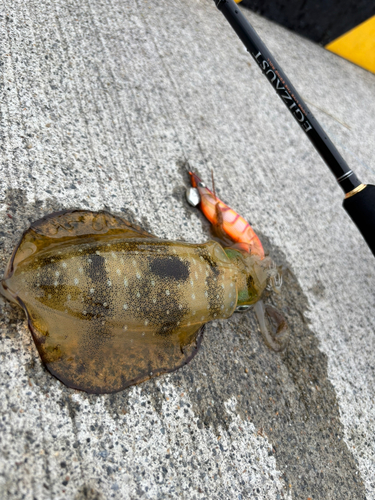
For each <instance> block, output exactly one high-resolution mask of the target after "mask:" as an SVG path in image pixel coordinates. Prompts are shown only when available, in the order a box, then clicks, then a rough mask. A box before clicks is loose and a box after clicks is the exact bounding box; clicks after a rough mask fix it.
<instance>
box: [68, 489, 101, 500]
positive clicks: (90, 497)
mask: <svg viewBox="0 0 375 500" xmlns="http://www.w3.org/2000/svg"><path fill="white" fill-rule="evenodd" d="M74 500H104V497H103V495H102V494H101V493H99V491H97V490H95V488H92V487H91V486H87V485H83V486H82V487H81V488H80V489H79V490H78V492H77V495H76V496H75V497H74Z"/></svg>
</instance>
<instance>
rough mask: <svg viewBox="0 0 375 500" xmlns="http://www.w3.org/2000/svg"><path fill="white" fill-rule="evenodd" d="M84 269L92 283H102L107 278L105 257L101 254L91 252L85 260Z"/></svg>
mask: <svg viewBox="0 0 375 500" xmlns="http://www.w3.org/2000/svg"><path fill="white" fill-rule="evenodd" d="M85 271H86V274H87V276H88V277H89V278H91V280H92V282H93V283H98V282H99V283H100V282H102V283H104V282H105V280H107V279H108V278H107V271H106V268H105V258H104V257H102V256H101V255H97V254H94V253H92V254H91V255H90V257H89V258H88V259H87V261H86V265H85Z"/></svg>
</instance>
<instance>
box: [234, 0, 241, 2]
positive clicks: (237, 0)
mask: <svg viewBox="0 0 375 500" xmlns="http://www.w3.org/2000/svg"><path fill="white" fill-rule="evenodd" d="M234 1H235V2H236V3H240V2H242V0H234Z"/></svg>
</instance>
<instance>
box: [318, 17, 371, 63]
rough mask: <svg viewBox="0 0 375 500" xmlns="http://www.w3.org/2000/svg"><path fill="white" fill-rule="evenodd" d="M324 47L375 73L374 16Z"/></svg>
mask: <svg viewBox="0 0 375 500" xmlns="http://www.w3.org/2000/svg"><path fill="white" fill-rule="evenodd" d="M325 48H326V49H328V50H330V51H331V52H334V53H335V54H338V55H339V56H341V57H344V58H345V59H348V60H349V61H351V62H353V63H355V64H358V66H362V68H365V69H367V70H369V71H371V72H372V73H375V16H373V17H370V19H367V21H365V22H364V23H362V24H359V25H358V26H356V27H355V28H353V29H352V30H350V31H348V32H347V33H345V34H344V35H341V36H340V37H339V38H336V40H333V42H330V43H329V44H328V45H326V46H325Z"/></svg>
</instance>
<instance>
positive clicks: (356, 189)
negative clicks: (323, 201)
mask: <svg viewBox="0 0 375 500" xmlns="http://www.w3.org/2000/svg"><path fill="white" fill-rule="evenodd" d="M366 186H367V184H360V185H359V186H357V187H356V188H354V189H352V190H351V191H349V193H346V195H345V200H346V199H347V198H350V197H351V196H354V195H355V194H357V193H359V192H360V191H362V190H363V189H365V187H366Z"/></svg>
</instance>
